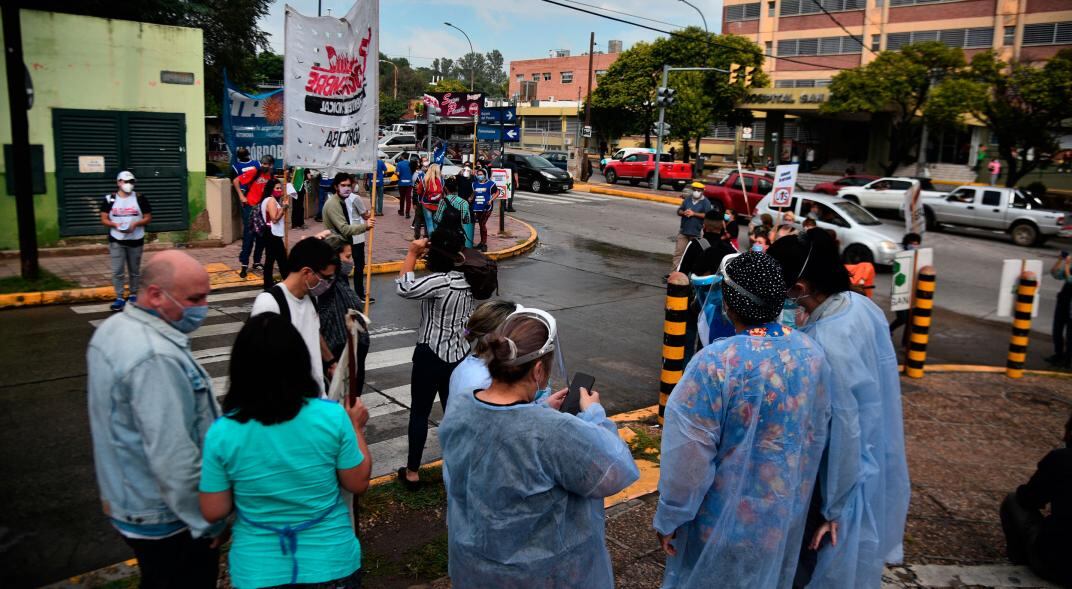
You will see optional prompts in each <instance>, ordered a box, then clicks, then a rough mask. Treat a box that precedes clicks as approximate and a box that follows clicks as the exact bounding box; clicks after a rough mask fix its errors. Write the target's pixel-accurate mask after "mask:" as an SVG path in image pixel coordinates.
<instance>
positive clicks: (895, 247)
mask: <svg viewBox="0 0 1072 589" xmlns="http://www.w3.org/2000/svg"><path fill="white" fill-rule="evenodd" d="M770 202H771V195H770V194H768V195H767V196H764V197H763V200H761V201H759V205H757V206H756V214H755V216H754V217H753V219H758V218H759V217H760V215H763V214H768V215H770V216H771V218H773V219H774V225H775V226H777V225H778V224H779V223H780V222H781V216H782V215H784V214H785V213H786V212H788V211H792V213H793V215H794V216H796V218H797V219H798V221H799V222H803V220H804V219H805V218H808V217H809V216H811V217H812V218H814V219H815V224H816V226H817V227H819V228H820V229H833V230H834V231H835V232H836V233H837V238H838V247H839V248H840V252H841V259H842V261H844V262H845V263H846V264H859V263H861V262H870V263H872V264H877V265H880V266H890V265H892V264H893V256H894V254H896V253H897V252H898V251H900V249H901V246H900V245H899V244H900V241H901V237H902V235H901V230H900V229H898V228H896V227H893V226H890V225H885V224H883V223H882V221H879V220H878V219H876V218H875V216H874V215H872V214H871V213H869V212H868V211H867V210H866V209H864V208H863V207H861V206H860V205H858V204H856V203H853V202H849V201H847V200H844V199H842V198H839V197H836V196H828V195H825V194H819V193H817V192H799V191H797V192H794V193H793V198H792V199H791V201H790V204H789V206H788V207H785V208H784V209H781V210H780V211H779V210H778V209H773V208H771V206H770Z"/></svg>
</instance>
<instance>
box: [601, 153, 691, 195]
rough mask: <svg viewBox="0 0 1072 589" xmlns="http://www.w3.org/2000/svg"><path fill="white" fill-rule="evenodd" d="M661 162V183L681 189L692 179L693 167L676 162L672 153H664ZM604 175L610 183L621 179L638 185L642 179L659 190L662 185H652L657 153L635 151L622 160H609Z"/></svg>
mask: <svg viewBox="0 0 1072 589" xmlns="http://www.w3.org/2000/svg"><path fill="white" fill-rule="evenodd" d="M660 158H661V160H660V162H659V184H660V185H663V184H670V185H672V186H673V187H674V190H681V189H682V188H684V187H685V185H686V184H688V183H689V182H691V181H692V167H691V166H689V165H688V164H675V163H674V161H673V160H671V159H670V154H668V153H664V154H662V155H661V156H660ZM603 177H604V178H606V179H607V183H608V184H614V183H616V182H617V181H618V180H619V179H623V180H628V181H629V184H632V185H633V186H636V185H637V184H640V182H641V181H644V182H647V183H648V186H649V187H651V188H654V189H656V190H658V189H659V188H661V186H652V183H654V182H655V154H654V153H646V152H644V153H633V154H630V155H627V156H625V157H624V158H622V159H621V160H616V161H611V162H607V166H606V168H604V170H603Z"/></svg>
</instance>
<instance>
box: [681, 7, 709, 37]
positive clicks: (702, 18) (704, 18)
mask: <svg viewBox="0 0 1072 589" xmlns="http://www.w3.org/2000/svg"><path fill="white" fill-rule="evenodd" d="M681 1H682V2H684V3H685V4H688V5H689V6H691V7H692V9H693V10H695V11H696V12H699V13H700V19H701V20H703V30H704V32H705V33H707V32H709V31H708V30H707V18H706V17H704V15H703V11H701V10H700V9H699V8H696V5H695V4H693V3H692V2H689V0H681Z"/></svg>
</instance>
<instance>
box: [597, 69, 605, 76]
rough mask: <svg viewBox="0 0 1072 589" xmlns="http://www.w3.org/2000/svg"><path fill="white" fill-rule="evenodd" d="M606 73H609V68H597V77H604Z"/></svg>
mask: <svg viewBox="0 0 1072 589" xmlns="http://www.w3.org/2000/svg"><path fill="white" fill-rule="evenodd" d="M605 75H607V70H596V77H597V78H602V77H603V76H605Z"/></svg>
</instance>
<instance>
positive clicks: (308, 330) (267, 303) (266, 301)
mask: <svg viewBox="0 0 1072 589" xmlns="http://www.w3.org/2000/svg"><path fill="white" fill-rule="evenodd" d="M282 288H283V294H284V296H286V298H287V307H289V308H290V323H291V324H292V325H294V327H295V328H296V329H297V330H298V333H300V334H301V336H302V340H304V341H305V347H307V348H309V359H310V361H311V366H310V370H311V371H312V374H313V380H314V381H316V386H317V387H319V388H320V396H321V397H323V396H324V362H323V357H322V356H321V355H320V316H319V315H317V314H316V305H314V304H313V298H312V297H310V296H308V295H307V296H304V297H302V298H300V299H299V298H297V297H295V296H294V295H292V294H291V293H290V291H289V290H287V287H286V285H283V286H282ZM278 312H279V303H277V302H275V297H273V296H272V293H270V292H262V293H261V294H259V295H257V298H256V299H254V300H253V310H252V311H250V313H249V316H250V317H256V316H257V315H260V314H261V313H278Z"/></svg>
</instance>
